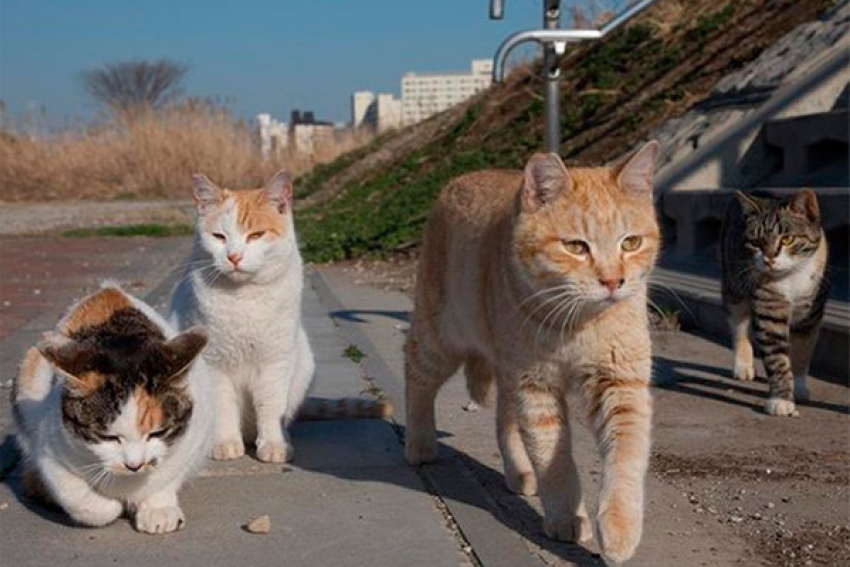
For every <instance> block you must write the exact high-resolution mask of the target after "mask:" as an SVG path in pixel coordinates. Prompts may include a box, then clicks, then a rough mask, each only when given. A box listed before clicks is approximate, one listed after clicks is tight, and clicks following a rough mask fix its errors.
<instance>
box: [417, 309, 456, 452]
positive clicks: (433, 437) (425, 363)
mask: <svg viewBox="0 0 850 567" xmlns="http://www.w3.org/2000/svg"><path fill="white" fill-rule="evenodd" d="M434 342H435V341H431V340H429V339H428V338H425V337H422V336H420V334H419V333H417V329H416V325H415V322H414V326H413V327H412V328H411V331H410V335H408V338H407V342H406V343H405V344H404V353H405V359H404V384H405V388H404V396H405V409H406V413H407V431H406V433H405V454H406V456H407V462H408V463H410V464H412V465H420V464H422V463H427V462H430V461H433V460H434V459H435V458H436V457H437V426H436V423H435V419H434V403H435V401H436V398H437V392H438V391H439V390H440V387H441V386H442V385H443V384H444V383H445V382H446V380H448V379H449V378H450V377H451V376H452V374H454V373H455V371H457V369H458V368H459V367H460V364H461V358H460V357H458V356H456V355H453V354H450V353H448V352H447V351H446V349H444V348H441V347H440V346H439V345H436V344H434Z"/></svg>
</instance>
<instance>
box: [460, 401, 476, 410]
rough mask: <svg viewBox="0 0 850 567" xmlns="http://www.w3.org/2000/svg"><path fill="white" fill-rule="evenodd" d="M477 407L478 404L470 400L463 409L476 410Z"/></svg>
mask: <svg viewBox="0 0 850 567" xmlns="http://www.w3.org/2000/svg"><path fill="white" fill-rule="evenodd" d="M479 407H480V406H479V405H478V404H476V403H475V402H473V401H472V400H470V401H469V402H467V404H466V405H465V406H463V411H478V408H479Z"/></svg>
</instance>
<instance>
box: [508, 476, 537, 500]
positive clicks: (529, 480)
mask: <svg viewBox="0 0 850 567" xmlns="http://www.w3.org/2000/svg"><path fill="white" fill-rule="evenodd" d="M505 484H507V485H508V490H510V491H511V492H513V493H514V494H522V495H523V496H534V495H535V494H537V477H536V476H534V473H533V472H521V473H508V472H506V473H505Z"/></svg>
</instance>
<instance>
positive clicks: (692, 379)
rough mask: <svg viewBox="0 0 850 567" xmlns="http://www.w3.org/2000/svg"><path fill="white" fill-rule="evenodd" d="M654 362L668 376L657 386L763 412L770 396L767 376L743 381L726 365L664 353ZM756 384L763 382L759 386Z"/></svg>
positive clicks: (845, 409) (822, 405) (839, 408)
mask: <svg viewBox="0 0 850 567" xmlns="http://www.w3.org/2000/svg"><path fill="white" fill-rule="evenodd" d="M653 362H654V373H655V374H656V375H659V376H664V377H665V379H663V380H662V381H660V382H657V383H655V384H654V385H655V386H656V387H658V388H661V389H664V390H669V391H671V392H681V393H683V394H689V395H692V396H699V397H702V398H708V399H712V400H716V401H719V402H723V403H727V404H732V405H738V406H742V407H745V408H750V409H751V410H753V411H755V412H758V413H764V400H765V399H766V398H767V387H766V382H767V381H766V379H765V378H764V377H761V376H757V377H756V380H755V381H754V382H744V381H741V380H736V379H735V378H734V377H733V376H732V373H731V371H730V370H729V369H728V368H725V367H724V368H720V367H716V366H708V365H705V364H698V363H693V362H684V361H681V360H675V359H671V358H665V357H663V356H656V357H654V358H653ZM809 380H812V378H809ZM756 384H763V385H760V386H756ZM730 393H731V394H737V395H745V396H748V397H750V398H754V401H752V402H750V401H746V400H741V399H737V398H735V397H732V396H731V395H730ZM799 405H800V406H802V407H810V408H815V409H822V410H826V411H831V412H836V413H843V414H846V413H850V406H847V405H844V404H835V403H830V402H820V401H817V400H814V399H812V400H809V401H808V402H799Z"/></svg>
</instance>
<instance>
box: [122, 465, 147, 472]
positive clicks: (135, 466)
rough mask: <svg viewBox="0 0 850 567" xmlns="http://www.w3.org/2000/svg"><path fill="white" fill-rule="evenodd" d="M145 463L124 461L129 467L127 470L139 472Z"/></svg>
mask: <svg viewBox="0 0 850 567" xmlns="http://www.w3.org/2000/svg"><path fill="white" fill-rule="evenodd" d="M143 465H144V463H124V466H125V467H127V470H130V471H132V472H138V471H139V469H141V468H142V466H143Z"/></svg>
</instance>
